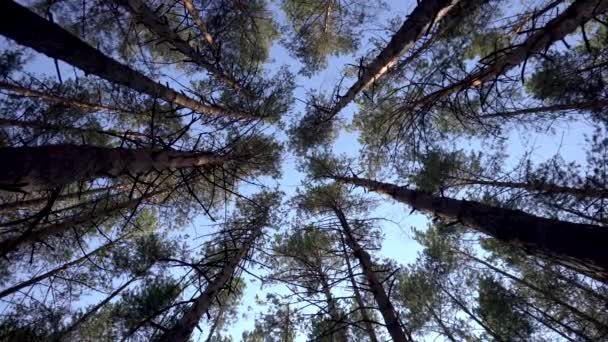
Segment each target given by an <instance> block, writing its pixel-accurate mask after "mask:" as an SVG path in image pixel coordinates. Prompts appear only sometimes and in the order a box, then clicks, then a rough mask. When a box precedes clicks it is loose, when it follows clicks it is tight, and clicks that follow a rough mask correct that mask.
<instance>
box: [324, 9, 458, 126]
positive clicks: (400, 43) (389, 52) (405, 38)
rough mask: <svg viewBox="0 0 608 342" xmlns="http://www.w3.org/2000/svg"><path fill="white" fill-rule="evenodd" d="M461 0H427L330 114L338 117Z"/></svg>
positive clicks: (409, 17)
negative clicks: (359, 94) (338, 114)
mask: <svg viewBox="0 0 608 342" xmlns="http://www.w3.org/2000/svg"><path fill="white" fill-rule="evenodd" d="M458 1H459V0H425V1H422V2H419V3H418V6H417V7H416V8H415V9H414V11H412V13H411V14H410V15H409V16H408V17H407V19H406V20H405V22H403V25H401V27H400V28H399V30H398V31H397V32H396V33H395V34H394V35H393V37H392V38H391V41H390V42H389V43H388V45H387V46H386V47H385V48H384V49H383V50H382V51H381V52H380V54H379V55H378V56H377V57H376V58H375V59H374V60H373V61H372V62H371V63H370V64H368V65H366V66H365V68H364V69H363V73H362V75H361V76H360V77H359V79H358V80H357V81H356V82H355V84H353V85H352V86H351V87H350V88H349V89H348V91H347V92H346V94H345V95H344V96H342V97H341V98H340V100H339V101H338V103H336V105H335V106H334V107H333V108H332V110H331V115H336V114H337V113H338V112H340V111H341V110H342V109H343V108H344V107H346V106H347V105H348V104H349V103H350V102H352V101H353V100H354V99H355V96H357V94H358V93H359V92H361V91H362V90H363V89H365V88H367V87H368V86H369V85H371V84H372V83H374V82H376V81H377V80H378V79H379V78H380V77H382V75H384V74H385V73H386V72H387V71H388V70H389V69H390V68H391V67H392V66H393V65H395V64H396V63H397V62H398V60H399V57H400V56H401V55H402V54H403V53H405V52H406V51H407V50H409V49H410V48H411V47H412V46H414V44H415V43H416V41H417V40H418V39H419V38H420V37H421V36H423V35H424V34H425V32H427V31H428V29H429V28H430V26H431V25H432V24H433V23H434V22H435V21H437V20H441V18H442V17H444V16H445V15H446V14H447V13H448V11H449V10H450V9H451V8H452V7H453V6H454V5H455V4H457V3H458Z"/></svg>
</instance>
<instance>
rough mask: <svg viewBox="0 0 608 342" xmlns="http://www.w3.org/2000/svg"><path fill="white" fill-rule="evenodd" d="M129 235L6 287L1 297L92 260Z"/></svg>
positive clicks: (0, 292) (1, 292)
mask: <svg viewBox="0 0 608 342" xmlns="http://www.w3.org/2000/svg"><path fill="white" fill-rule="evenodd" d="M129 235H130V234H124V235H122V236H120V237H118V238H116V239H114V240H112V241H110V242H108V243H106V244H105V245H102V246H100V247H97V248H95V249H94V250H92V251H90V252H89V253H87V254H85V255H83V256H81V257H80V258H78V259H75V260H72V261H69V262H67V263H65V264H63V265H61V266H59V267H56V268H54V269H52V270H50V271H48V272H45V273H43V274H40V275H37V276H35V277H33V278H30V279H28V280H25V281H22V282H21V283H19V284H16V285H13V286H11V287H9V288H6V289H4V290H2V291H0V299H1V298H4V297H6V296H8V295H11V294H13V293H15V292H17V291H19V290H21V289H23V288H26V287H29V286H32V285H35V284H38V283H39V282H41V281H43V280H45V279H48V278H50V277H52V276H54V275H56V274H58V273H60V272H62V271H65V270H67V269H68V268H70V267H72V266H74V265H78V264H80V263H81V262H84V261H87V260H90V258H91V257H92V256H94V255H95V254H97V253H99V252H102V251H105V250H107V249H108V248H110V247H111V246H113V245H115V244H116V243H117V242H119V241H121V240H123V239H124V238H126V237H128V236H129Z"/></svg>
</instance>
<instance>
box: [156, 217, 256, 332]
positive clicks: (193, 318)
mask: <svg viewBox="0 0 608 342" xmlns="http://www.w3.org/2000/svg"><path fill="white" fill-rule="evenodd" d="M260 234H261V230H260V229H256V230H255V231H254V232H252V234H251V236H250V237H249V238H248V239H247V241H246V242H245V243H244V244H243V246H241V248H240V250H239V251H238V253H236V255H234V256H233V257H232V258H231V259H230V260H229V261H228V262H227V263H226V265H225V266H224V268H223V269H222V270H221V271H220V273H219V274H218V275H217V276H216V277H215V279H214V280H213V281H211V282H210V283H209V285H208V286H207V288H206V289H205V291H204V292H203V293H202V294H201V295H200V296H198V297H197V298H196V299H194V303H193V304H192V306H190V308H188V309H187V310H186V311H185V312H184V314H183V315H182V317H181V318H180V319H179V320H178V321H177V323H176V324H175V325H174V326H173V327H172V328H171V329H169V330H167V331H165V333H164V334H163V335H162V336H161V337H160V338H159V341H162V342H169V341H170V342H187V341H188V340H189V339H190V335H192V331H194V328H195V327H196V326H197V325H198V322H199V321H200V320H201V318H202V317H203V315H204V314H205V312H207V310H209V306H210V305H211V303H212V302H213V300H214V299H215V297H216V296H217V295H218V294H219V293H220V292H221V291H222V289H224V288H225V287H226V284H228V282H229V281H230V279H231V278H232V276H233V274H234V271H235V270H236V268H237V266H238V265H239V263H241V261H242V260H243V259H244V258H245V256H246V255H247V253H248V252H249V250H250V249H251V246H252V245H253V243H254V242H255V240H256V239H257V238H258V237H259V236H260Z"/></svg>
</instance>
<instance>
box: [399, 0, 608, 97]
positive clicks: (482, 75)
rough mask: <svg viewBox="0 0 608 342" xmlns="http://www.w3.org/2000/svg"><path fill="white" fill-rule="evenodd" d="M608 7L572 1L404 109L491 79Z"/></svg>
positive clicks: (603, 1)
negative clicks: (523, 37)
mask: <svg viewBox="0 0 608 342" xmlns="http://www.w3.org/2000/svg"><path fill="white" fill-rule="evenodd" d="M607 9H608V0H575V1H574V2H573V3H572V4H571V5H570V6H569V7H568V8H567V9H566V10H564V11H563V12H562V13H561V14H560V15H558V16H557V17H555V18H553V19H552V20H551V21H549V22H548V23H547V24H546V25H545V26H544V27H543V28H541V29H538V30H535V33H533V34H532V35H530V37H528V39H526V41H525V42H523V43H522V44H519V45H516V46H515V47H513V48H511V49H509V50H507V52H506V53H503V54H500V55H499V57H496V59H495V60H494V62H493V63H491V64H488V65H486V66H484V67H482V68H481V69H480V70H478V71H477V72H474V73H472V74H470V75H469V76H467V77H465V78H464V79H463V80H461V81H458V82H456V83H453V84H451V85H449V86H447V87H445V88H443V89H440V90H437V91H435V92H433V93H431V94H429V95H427V96H425V97H423V98H421V99H420V100H416V101H414V103H409V104H407V108H410V109H411V108H415V107H426V106H429V105H432V104H434V103H435V102H436V101H439V100H441V99H443V98H445V97H447V96H449V95H451V94H454V93H456V92H459V91H462V90H465V89H468V88H471V87H475V86H479V85H480V84H482V83H483V82H486V81H489V80H491V79H494V78H496V77H498V76H500V75H502V74H504V73H505V72H507V71H508V70H510V69H512V68H513V67H515V66H517V65H519V64H521V63H523V62H524V61H526V60H527V59H528V58H529V57H530V56H532V55H534V54H535V53H539V52H542V51H544V50H545V49H547V48H548V47H549V46H550V45H551V44H552V43H553V42H556V41H558V40H561V39H563V38H564V37H565V36H566V35H568V34H570V33H572V32H574V30H576V29H577V28H579V27H580V26H581V25H584V24H585V23H586V22H587V21H589V20H591V19H593V18H594V17H595V16H597V15H599V14H601V13H603V12H605V11H606V10H607Z"/></svg>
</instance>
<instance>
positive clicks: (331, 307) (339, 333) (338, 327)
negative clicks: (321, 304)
mask: <svg viewBox="0 0 608 342" xmlns="http://www.w3.org/2000/svg"><path fill="white" fill-rule="evenodd" d="M318 274H319V278H320V281H319V282H320V283H321V284H320V285H321V291H322V292H323V295H324V296H325V301H326V302H327V311H328V312H329V316H330V317H331V319H332V321H334V324H333V327H332V329H331V335H330V336H331V340H332V341H333V340H334V339H335V340H337V342H347V341H348V338H347V336H346V325H345V324H343V321H344V319H343V316H342V315H341V314H340V311H339V310H338V306H337V305H336V300H335V298H334V296H333V295H332V294H331V289H330V288H329V284H328V283H327V278H326V277H325V274H324V272H323V271H322V270H321V269H319V270H318Z"/></svg>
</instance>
